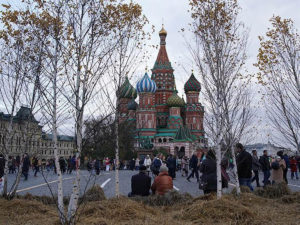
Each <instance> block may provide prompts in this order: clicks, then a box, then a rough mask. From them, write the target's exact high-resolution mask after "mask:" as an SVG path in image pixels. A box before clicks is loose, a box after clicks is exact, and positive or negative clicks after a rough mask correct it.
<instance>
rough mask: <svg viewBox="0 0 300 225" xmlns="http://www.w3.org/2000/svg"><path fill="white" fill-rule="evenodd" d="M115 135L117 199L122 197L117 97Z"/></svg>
mask: <svg viewBox="0 0 300 225" xmlns="http://www.w3.org/2000/svg"><path fill="white" fill-rule="evenodd" d="M115 134H116V149H115V151H116V165H115V168H116V177H115V180H116V197H117V198H118V197H120V190H119V182H120V180H119V96H117V110H116V118H115Z"/></svg>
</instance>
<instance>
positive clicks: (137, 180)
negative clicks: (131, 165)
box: [128, 165, 151, 197]
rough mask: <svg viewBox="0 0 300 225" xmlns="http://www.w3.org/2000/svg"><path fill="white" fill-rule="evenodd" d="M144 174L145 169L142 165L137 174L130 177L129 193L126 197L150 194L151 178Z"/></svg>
mask: <svg viewBox="0 0 300 225" xmlns="http://www.w3.org/2000/svg"><path fill="white" fill-rule="evenodd" d="M146 173H147V168H146V166H143V165H142V166H140V171H139V173H138V174H136V175H133V176H132V177H131V192H130V193H129V194H128V197H133V196H136V195H139V196H148V195H149V194H150V187H151V178H150V177H149V176H148V175H147V174H146Z"/></svg>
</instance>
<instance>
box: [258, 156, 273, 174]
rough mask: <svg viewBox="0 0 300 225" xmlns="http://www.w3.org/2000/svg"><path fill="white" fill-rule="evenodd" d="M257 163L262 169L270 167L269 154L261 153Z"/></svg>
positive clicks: (265, 169)
mask: <svg viewBox="0 0 300 225" xmlns="http://www.w3.org/2000/svg"><path fill="white" fill-rule="evenodd" d="M259 163H260V165H261V169H262V171H267V170H270V169H271V165H270V161H269V156H266V155H262V156H261V157H260V158H259Z"/></svg>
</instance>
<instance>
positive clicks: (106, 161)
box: [105, 157, 110, 172]
mask: <svg viewBox="0 0 300 225" xmlns="http://www.w3.org/2000/svg"><path fill="white" fill-rule="evenodd" d="M109 167H110V160H109V158H108V157H106V159H105V171H106V172H108V171H109Z"/></svg>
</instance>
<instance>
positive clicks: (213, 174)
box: [200, 156, 217, 191]
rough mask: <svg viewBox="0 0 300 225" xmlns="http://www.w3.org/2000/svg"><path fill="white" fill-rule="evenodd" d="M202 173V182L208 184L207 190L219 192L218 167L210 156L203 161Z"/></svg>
mask: <svg viewBox="0 0 300 225" xmlns="http://www.w3.org/2000/svg"><path fill="white" fill-rule="evenodd" d="M200 172H201V173H202V176H201V180H202V181H203V182H204V183H206V185H205V190H204V191H206V190H208V191H217V166H216V161H215V160H214V159H212V158H211V157H209V156H206V159H205V160H203V162H202V164H201V166H200Z"/></svg>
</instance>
